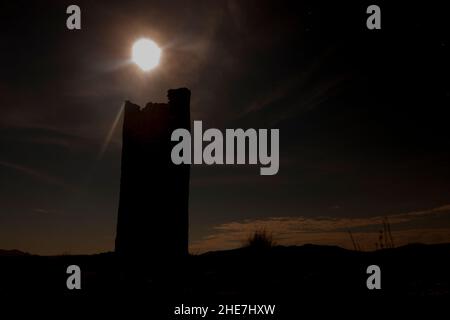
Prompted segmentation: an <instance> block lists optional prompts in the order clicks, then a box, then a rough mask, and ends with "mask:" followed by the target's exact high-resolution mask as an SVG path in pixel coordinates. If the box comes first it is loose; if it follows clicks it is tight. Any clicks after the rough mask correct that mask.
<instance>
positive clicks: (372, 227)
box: [191, 205, 450, 252]
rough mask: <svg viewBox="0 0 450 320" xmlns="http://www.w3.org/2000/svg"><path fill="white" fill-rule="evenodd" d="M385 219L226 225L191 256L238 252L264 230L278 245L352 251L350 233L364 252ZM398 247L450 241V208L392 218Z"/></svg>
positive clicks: (256, 221)
mask: <svg viewBox="0 0 450 320" xmlns="http://www.w3.org/2000/svg"><path fill="white" fill-rule="evenodd" d="M382 219H383V216H381V215H379V216H373V217H366V218H348V217H344V218H338V217H317V218H311V217H272V218H264V219H252V220H243V221H233V222H229V223H224V224H221V225H218V226H215V227H214V228H213V232H212V233H211V234H210V235H208V236H206V237H204V238H203V239H201V240H200V241H196V242H194V243H192V244H191V251H192V252H205V251H209V250H220V249H230V248H236V247H239V246H241V245H242V242H243V241H244V240H245V239H246V238H247V237H248V235H249V234H251V233H252V232H254V231H255V230H261V229H265V230H267V231H269V232H271V233H273V236H274V238H275V240H276V241H277V243H279V244H282V245H301V244H305V243H314V244H327V245H339V246H342V247H346V248H352V244H351V240H350V237H349V235H348V230H351V231H352V233H353V236H354V237H355V239H356V241H357V242H358V243H359V244H360V246H361V247H362V248H363V249H366V250H371V249H375V243H376V242H377V239H378V235H379V229H380V228H381V224H382ZM389 222H390V223H391V225H392V229H393V236H394V239H395V242H396V244H397V245H402V244H407V243H411V242H422V243H437V242H449V241H450V205H444V206H440V207H436V208H432V209H429V210H421V211H412V212H407V213H400V214H393V215H389Z"/></svg>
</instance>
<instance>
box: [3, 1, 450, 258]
mask: <svg viewBox="0 0 450 320" xmlns="http://www.w3.org/2000/svg"><path fill="white" fill-rule="evenodd" d="M373 3H375V4H378V5H379V6H380V7H381V12H382V14H381V15H382V29H381V30H368V29H367V28H366V18H367V16H368V15H367V14H366V8H367V6H368V5H370V4H373ZM70 4H77V5H79V6H80V7H81V12H82V13H81V15H82V21H81V24H82V29H81V30H78V31H69V30H68V29H67V28H66V19H67V17H68V15H67V14H66V8H67V6H68V5H70ZM446 14H447V12H446V11H445V10H444V9H443V8H439V6H438V5H436V4H428V3H422V4H421V5H413V4H411V3H410V2H404V3H401V2H397V1H396V4H393V3H392V1H390V3H384V2H380V1H377V2H373V1H370V2H364V1H359V2H356V1H354V2H353V1H345V2H339V3H337V1H329V2H322V1H289V2H287V1H286V2H283V1H256V0H255V1H237V0H235V1H231V0H230V1H126V2H125V1H121V2H117V3H116V2H113V1H76V2H72V1H70V2H69V1H3V2H2V3H1V4H0V35H1V41H0V49H1V50H0V57H1V59H0V248H2V249H13V248H14V249H19V250H23V251H28V252H32V253H38V254H61V253H95V252H102V251H109V250H113V247H114V238H115V228H116V219H117V207H118V195H119V182H120V181H119V180H120V160H121V159H120V152H121V123H122V122H121V119H119V122H118V124H117V126H115V127H114V126H113V124H114V122H115V119H116V117H117V115H118V113H119V110H120V108H121V105H122V103H123V102H124V101H125V100H130V101H132V102H134V103H137V104H140V105H145V103H146V102H148V101H154V102H165V101H166V92H167V90H168V89H170V88H178V87H188V88H190V90H191V92H192V99H191V118H192V120H202V121H203V126H204V128H208V127H214V128H220V129H225V128H244V129H245V128H278V129H280V170H279V173H278V174H277V175H275V176H260V175H259V165H257V166H245V165H244V166H237V165H236V166H209V167H208V166H206V165H203V166H193V167H192V172H191V189H190V192H191V196H190V232H191V238H190V243H191V251H192V252H194V253H195V252H202V251H207V250H217V249H225V248H233V247H239V246H240V245H241V244H242V241H243V240H244V239H245V238H246V237H247V236H248V234H249V233H251V232H252V231H254V230H257V229H266V230H268V231H269V232H272V233H273V236H274V238H275V240H276V241H277V243H279V244H303V243H317V244H336V245H340V246H344V247H351V242H350V238H349V236H348V233H347V230H351V231H352V233H353V235H354V237H355V238H356V239H357V240H358V242H359V243H360V244H361V246H362V247H363V249H366V250H372V249H374V248H375V242H376V241H377V237H378V231H379V229H380V228H381V221H382V217H384V216H389V219H390V223H391V227H392V230H393V234H394V240H395V242H396V244H405V243H410V242H425V243H436V242H448V241H450V141H449V137H450V134H449V115H450V112H449V106H450V103H449V102H450V81H449V75H450V72H449V71H450V63H449V57H450V55H449V46H450V42H449V32H448V30H450V26H449V19H448V17H447V15H446ZM141 37H148V38H151V39H153V40H154V41H155V42H156V43H158V44H159V45H160V47H161V48H162V50H163V53H162V59H161V63H160V65H159V66H158V67H157V68H156V69H154V70H152V71H151V72H148V73H143V72H142V71H141V70H140V69H139V68H138V67H137V66H136V65H135V64H132V63H131V62H130V53H131V46H132V44H133V42H134V41H135V40H137V39H139V38H141ZM111 130H113V131H112V137H111V139H110V141H109V143H107V144H106V142H105V141H107V137H108V133H109V132H110V131H111ZM149 183H151V182H149ZM155 214H164V213H155ZM161 241H164V239H161Z"/></svg>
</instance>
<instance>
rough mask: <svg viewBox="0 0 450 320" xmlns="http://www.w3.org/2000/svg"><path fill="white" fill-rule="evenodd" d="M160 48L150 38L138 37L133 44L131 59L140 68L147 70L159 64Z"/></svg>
mask: <svg viewBox="0 0 450 320" xmlns="http://www.w3.org/2000/svg"><path fill="white" fill-rule="evenodd" d="M160 58H161V49H160V48H159V47H158V45H157V44H156V43H155V42H154V41H152V40H150V39H139V40H137V41H136V42H135V43H134V44H133V49H132V60H133V62H134V63H136V64H137V65H138V66H139V67H140V68H141V69H142V70H144V71H149V70H151V69H153V68H155V67H156V66H157V65H158V64H159V59H160Z"/></svg>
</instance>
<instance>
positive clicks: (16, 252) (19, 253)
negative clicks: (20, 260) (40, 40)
mask: <svg viewBox="0 0 450 320" xmlns="http://www.w3.org/2000/svg"><path fill="white" fill-rule="evenodd" d="M29 255H30V254H29V253H27V252H23V251H20V250H15V249H13V250H2V249H0V257H17V256H29Z"/></svg>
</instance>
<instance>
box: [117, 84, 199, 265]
mask: <svg viewBox="0 0 450 320" xmlns="http://www.w3.org/2000/svg"><path fill="white" fill-rule="evenodd" d="M190 95H191V93H190V91H189V90H188V89H186V88H181V89H174V90H169V91H168V95H167V96H168V103H148V104H147V105H146V106H145V108H143V109H140V108H139V106H137V105H135V104H132V103H131V102H128V101H127V102H126V104H125V110H124V123H123V133H122V134H123V143H122V165H121V181H120V200H119V213H118V223H117V235H116V252H117V253H118V254H120V255H133V256H137V257H142V258H144V259H153V258H157V259H160V258H171V257H180V256H184V255H187V253H188V200H189V174H190V167H189V165H184V164H183V165H174V164H173V163H172V160H171V157H170V154H171V150H172V147H173V146H174V145H175V143H176V142H171V141H170V137H171V134H172V132H173V130H175V129H177V128H185V129H187V130H189V131H190Z"/></svg>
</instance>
